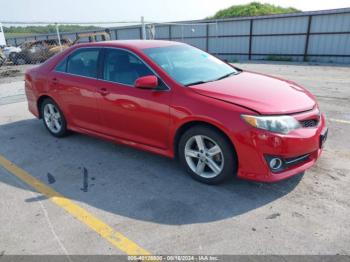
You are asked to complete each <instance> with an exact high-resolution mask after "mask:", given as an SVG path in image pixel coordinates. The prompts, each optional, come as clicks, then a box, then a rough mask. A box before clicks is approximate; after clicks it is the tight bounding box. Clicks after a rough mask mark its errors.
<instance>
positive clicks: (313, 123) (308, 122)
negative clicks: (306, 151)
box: [300, 119, 318, 127]
mask: <svg viewBox="0 0 350 262" xmlns="http://www.w3.org/2000/svg"><path fill="white" fill-rule="evenodd" d="M300 124H301V126H302V127H315V126H317V125H318V119H308V120H302V121H300Z"/></svg>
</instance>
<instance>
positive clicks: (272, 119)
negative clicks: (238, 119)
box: [242, 115, 301, 134]
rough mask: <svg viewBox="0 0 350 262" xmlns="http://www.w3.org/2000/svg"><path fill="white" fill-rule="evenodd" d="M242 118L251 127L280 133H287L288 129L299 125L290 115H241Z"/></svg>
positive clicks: (290, 129)
mask: <svg viewBox="0 0 350 262" xmlns="http://www.w3.org/2000/svg"><path fill="white" fill-rule="evenodd" d="M242 118H243V119H244V121H245V122H247V123H248V124H250V125H251V126H253V127H256V128H260V129H265V130H268V131H271V132H276V133H281V134H288V133H289V132H290V131H292V130H294V129H297V128H300V127H301V126H300V123H299V122H298V121H297V120H296V119H295V118H294V117H291V116H252V115H242Z"/></svg>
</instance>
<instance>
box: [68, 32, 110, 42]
mask: <svg viewBox="0 0 350 262" xmlns="http://www.w3.org/2000/svg"><path fill="white" fill-rule="evenodd" d="M110 39H111V36H110V35H109V33H108V31H106V32H94V33H80V34H77V38H76V39H75V40H74V42H73V45H74V44H80V43H92V42H99V41H108V40H110Z"/></svg>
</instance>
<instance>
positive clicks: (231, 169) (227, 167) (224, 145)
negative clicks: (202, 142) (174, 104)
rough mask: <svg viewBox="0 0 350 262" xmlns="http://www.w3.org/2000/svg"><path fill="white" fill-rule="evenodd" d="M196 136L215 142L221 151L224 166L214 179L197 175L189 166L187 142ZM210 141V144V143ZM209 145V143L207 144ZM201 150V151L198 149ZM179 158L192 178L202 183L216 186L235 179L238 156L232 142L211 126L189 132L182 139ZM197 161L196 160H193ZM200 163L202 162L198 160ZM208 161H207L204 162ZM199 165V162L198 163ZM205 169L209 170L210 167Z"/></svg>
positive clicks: (193, 128)
mask: <svg viewBox="0 0 350 262" xmlns="http://www.w3.org/2000/svg"><path fill="white" fill-rule="evenodd" d="M195 136H203V137H206V138H209V139H210V140H212V141H213V142H215V143H216V144H217V145H218V146H219V147H220V149H221V152H222V154H220V158H223V160H222V161H223V164H222V165H223V166H222V169H221V172H220V173H218V174H217V175H216V176H214V177H203V176H200V175H198V174H197V173H195V172H194V171H193V170H192V169H191V167H190V165H189V164H188V162H187V160H186V156H185V148H186V144H187V142H190V140H191V139H193V137H195ZM210 140H208V141H209V143H210ZM207 143H208V142H207ZM198 150H199V149H198ZM178 157H179V160H180V163H181V165H182V166H183V168H184V169H185V170H186V171H187V172H188V173H189V174H190V176H191V177H192V178H194V179H195V180H197V181H200V182H202V183H206V184H210V185H215V184H220V183H222V182H224V181H226V180H227V179H229V178H234V177H235V176H236V175H235V174H236V172H237V155H236V151H235V149H234V148H233V146H232V144H231V142H230V141H229V140H228V139H227V138H226V137H225V136H224V135H223V134H222V133H221V132H219V131H218V130H216V129H215V128H212V127H209V126H204V125H203V126H194V127H192V128H190V129H189V130H187V131H186V132H185V133H184V134H183V135H182V136H181V138H180V141H179V146H178ZM193 159H195V158H193ZM198 161H200V160H199V159H198ZM203 161H206V160H203ZM197 163H198V162H197ZM205 168H209V167H208V166H207V167H205Z"/></svg>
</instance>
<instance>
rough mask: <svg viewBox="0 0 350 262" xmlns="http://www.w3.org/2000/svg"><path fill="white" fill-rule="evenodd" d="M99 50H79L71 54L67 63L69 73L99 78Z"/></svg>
mask: <svg viewBox="0 0 350 262" xmlns="http://www.w3.org/2000/svg"><path fill="white" fill-rule="evenodd" d="M98 55H99V50H98V49H94V48H86V49H79V50H77V51H75V52H74V53H73V54H71V55H70V56H69V58H68V61H67V73H70V74H74V75H79V76H86V77H93V78H97V61H98Z"/></svg>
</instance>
